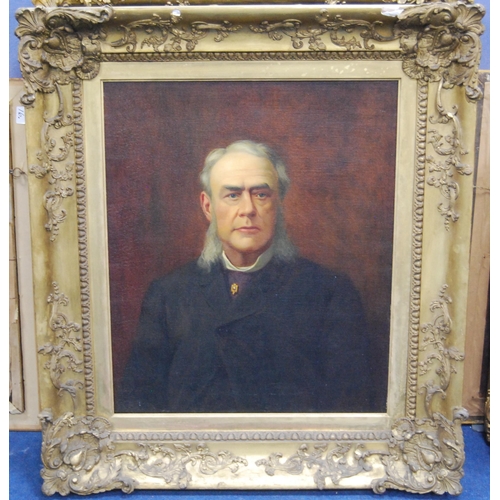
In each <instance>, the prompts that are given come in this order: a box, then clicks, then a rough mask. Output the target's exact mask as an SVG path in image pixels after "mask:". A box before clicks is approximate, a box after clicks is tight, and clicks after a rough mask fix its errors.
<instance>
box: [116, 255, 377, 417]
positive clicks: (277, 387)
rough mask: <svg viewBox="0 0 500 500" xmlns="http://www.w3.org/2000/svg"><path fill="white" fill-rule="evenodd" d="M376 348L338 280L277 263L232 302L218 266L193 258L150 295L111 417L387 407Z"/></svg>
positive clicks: (309, 267)
mask: <svg viewBox="0 0 500 500" xmlns="http://www.w3.org/2000/svg"><path fill="white" fill-rule="evenodd" d="M370 350H371V349H370V335H369V333H368V331H367V328H366V324H365V320H364V315H363V309H362V306H361V301H360V298H359V295H358V293H357V291H356V290H355V288H354V286H353V285H352V283H351V282H350V280H349V279H348V278H346V277H345V276H343V275H341V274H337V273H333V272H332V271H329V270H327V269H325V268H323V267H321V266H319V265H317V264H315V263H313V262H311V261H308V260H306V259H302V258H298V259H296V260H295V261H293V263H283V262H279V261H276V259H272V260H271V262H270V263H269V264H267V266H265V267H264V268H263V269H262V270H260V271H258V272H256V273H254V274H253V276H252V280H251V282H250V284H248V285H247V286H246V288H245V289H243V290H242V292H241V294H238V295H236V297H235V298H232V297H231V295H230V293H229V283H228V280H227V272H226V271H225V270H224V269H223V267H222V264H221V265H215V266H213V267H212V269H211V270H210V271H204V270H202V269H201V268H200V267H199V266H198V265H197V263H196V262H192V263H190V264H188V265H186V266H184V267H183V268H181V269H179V270H177V271H175V272H173V273H171V274H169V275H167V276H165V277H163V278H160V279H158V280H156V281H154V282H153V283H152V284H151V286H150V288H149V290H148V292H147V293H146V296H145V298H144V302H143V305H142V311H141V317H140V322H139V331H138V335H137V338H136V341H135V345H134V349H133V352H132V355H131V357H130V361H129V363H128V365H127V368H126V372H125V375H124V377H123V380H122V382H121V386H120V388H119V390H118V391H117V393H116V402H115V411H116V412H117V413H120V412H176V413H185V412H251V413H258V412H294V413H300V412H368V411H385V409H384V408H383V405H381V403H380V399H379V398H377V397H375V394H374V387H376V384H377V385H380V383H382V385H383V381H376V384H374V383H373V382H374V381H372V380H370V367H369V366H370V362H371V359H370ZM381 406H382V407H381Z"/></svg>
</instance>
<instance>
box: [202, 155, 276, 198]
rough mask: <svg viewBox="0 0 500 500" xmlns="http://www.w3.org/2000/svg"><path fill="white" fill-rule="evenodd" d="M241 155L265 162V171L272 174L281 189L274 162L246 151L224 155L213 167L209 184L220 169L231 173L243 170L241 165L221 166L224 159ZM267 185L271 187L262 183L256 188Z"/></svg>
mask: <svg viewBox="0 0 500 500" xmlns="http://www.w3.org/2000/svg"><path fill="white" fill-rule="evenodd" d="M240 155H245V156H252V157H253V158H257V159H259V160H262V161H263V164H262V166H263V167H265V169H266V170H267V171H268V172H271V173H272V175H273V177H274V180H275V182H276V189H278V187H279V174H278V171H277V170H276V167H275V166H274V165H273V162H272V161H271V160H270V159H269V158H266V157H265V156H257V155H254V154H251V153H246V152H244V151H230V152H228V153H226V154H224V155H222V156H221V157H220V158H219V159H218V160H217V161H216V162H215V163H214V164H213V165H212V167H211V168H210V172H209V177H208V179H209V182H210V183H211V182H212V178H213V174H214V171H215V170H216V169H217V168H218V167H219V168H227V169H229V170H230V171H235V170H238V168H243V167H240V165H238V164H237V163H236V164H229V165H227V164H222V165H221V162H222V161H223V160H224V159H227V158H228V157H229V156H240ZM222 184H223V185H228V184H226V183H225V182H223V183H222ZM264 184H265V185H267V186H268V187H270V186H269V185H268V184H267V183H262V182H260V183H259V184H258V185H256V186H255V187H256V188H257V187H260V186H264ZM234 187H236V186H234Z"/></svg>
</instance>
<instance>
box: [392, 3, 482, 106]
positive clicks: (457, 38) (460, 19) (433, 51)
mask: <svg viewBox="0 0 500 500" xmlns="http://www.w3.org/2000/svg"><path fill="white" fill-rule="evenodd" d="M484 13H485V11H484V7H482V6H481V5H466V4H464V3H460V2H453V3H451V2H446V3H445V2H440V3H436V2H429V3H425V4H423V3H420V4H419V5H417V6H414V7H410V8H408V9H405V10H404V11H403V12H402V13H401V14H400V15H399V18H398V23H397V24H396V27H395V34H396V35H397V36H398V37H400V46H401V49H402V51H403V55H404V61H403V70H404V71H405V72H406V74H407V75H408V76H410V77H411V78H417V79H419V80H425V81H429V82H431V81H440V80H442V83H443V86H444V88H451V87H453V86H455V85H464V86H465V90H466V96H467V98H468V99H469V100H472V101H475V100H477V99H479V98H480V97H481V95H482V93H481V89H480V87H479V80H478V68H479V59H480V54H481V42H480V39H479V36H480V35H481V34H482V33H483V32H484V26H483V25H482V24H481V19H482V18H483V16H484Z"/></svg>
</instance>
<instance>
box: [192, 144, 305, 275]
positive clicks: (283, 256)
mask: <svg viewBox="0 0 500 500" xmlns="http://www.w3.org/2000/svg"><path fill="white" fill-rule="evenodd" d="M228 153H248V154H250V155H253V156H257V157H259V158H267V159H268V160H269V161H270V162H271V163H272V165H273V167H274V168H275V170H276V173H277V174H278V191H279V196H280V198H281V199H283V198H284V197H285V194H286V192H287V191H288V188H289V187H290V179H289V177H288V175H287V173H286V167H285V164H284V162H283V160H282V159H281V158H280V157H279V156H278V155H277V154H276V153H275V152H274V151H273V150H272V149H271V148H270V147H269V146H266V145H265V144H259V143H256V142H253V141H236V142H233V143H232V144H230V145H229V146H228V147H227V148H219V149H214V150H213V151H212V152H210V153H209V154H208V156H207V158H206V160H205V165H204V167H203V170H202V171H201V174H200V181H201V185H202V188H203V190H204V191H205V192H206V193H207V194H208V196H209V197H212V192H211V189H210V173H211V171H212V168H213V166H214V165H215V164H216V163H217V162H218V161H219V160H220V159H221V158H222V157H223V156H224V155H226V154H228ZM272 248H273V255H274V257H275V258H276V259H278V260H281V261H291V260H293V259H294V258H295V257H296V256H297V254H298V252H297V249H296V248H295V246H294V244H293V243H292V242H291V241H290V239H289V238H288V235H287V233H286V227H285V218H284V216H283V211H282V208H281V206H279V207H278V213H277V217H276V227H275V231H274V238H273V244H272ZM221 258H222V243H221V241H220V240H219V237H218V235H217V221H216V219H215V217H212V221H211V222H210V225H209V227H208V230H207V234H206V236H205V245H204V247H203V251H202V252H201V255H200V257H199V259H198V265H199V266H200V267H202V268H203V269H206V270H208V269H210V267H211V266H212V265H213V264H215V263H216V262H219V261H220V259H221Z"/></svg>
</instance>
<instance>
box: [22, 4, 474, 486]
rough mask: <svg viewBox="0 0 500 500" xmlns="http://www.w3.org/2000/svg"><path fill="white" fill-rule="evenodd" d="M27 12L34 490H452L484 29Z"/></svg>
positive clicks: (462, 9) (387, 15)
mask: <svg viewBox="0 0 500 500" xmlns="http://www.w3.org/2000/svg"><path fill="white" fill-rule="evenodd" d="M34 4H35V6H34V7H33V8H30V9H21V10H19V11H18V12H17V14H16V15H17V19H18V23H19V25H18V27H17V30H16V34H17V35H18V37H19V38H20V45H19V60H20V63H21V68H22V71H23V77H24V83H25V86H26V94H25V96H24V98H23V102H24V105H25V106H26V123H27V125H26V127H27V150H28V165H29V167H28V170H29V173H28V178H29V196H30V217H31V240H32V254H33V283H34V308H35V328H36V337H37V349H38V364H39V366H38V369H39V397H40V405H41V409H42V411H41V414H40V420H41V425H42V432H43V444H42V460H43V470H42V477H43V478H44V485H43V490H44V492H45V493H47V494H49V495H50V494H53V493H56V492H57V493H60V494H63V495H64V494H68V493H79V494H85V495H86V494H90V493H99V492H102V491H106V490H110V489H116V488H119V489H122V490H123V491H126V492H131V491H132V490H134V489H184V488H192V489H218V490H221V489H314V488H319V489H350V488H357V489H362V488H364V489H366V488H369V489H373V490H374V491H376V492H383V491H385V490H386V489H388V488H395V489H401V490H405V491H409V492H415V493H425V492H436V493H444V492H448V493H451V494H458V493H460V491H461V486H460V479H461V477H462V476H463V471H462V466H463V463H464V459H465V457H464V449H463V439H462V431H461V422H462V421H463V419H464V418H466V416H467V415H466V411H465V410H464V409H462V408H461V407H460V404H461V387H462V381H463V363H462V362H463V358H464V356H463V348H464V337H465V324H466V315H465V311H466V298H467V277H468V253H469V241H470V231H471V213H472V189H473V186H472V180H473V175H472V174H473V169H474V162H475V158H474V149H473V145H474V137H475V122H476V120H475V117H476V103H477V102H478V101H479V100H480V99H481V97H482V91H481V86H480V83H479V80H478V76H477V73H478V63H479V57H480V35H481V33H482V31H483V26H482V24H481V19H482V17H483V15H484V8H483V7H482V6H480V5H477V4H474V3H472V2H462V1H448V2H435V1H432V0H431V1H424V2H414V1H399V2H395V1H394V2H391V1H386V2H380V3H375V2H370V1H364V2H361V1H354V0H353V1H347V2H342V3H337V2H329V3H327V4H316V3H304V4H301V5H293V4H289V3H281V4H269V5H268V4H264V3H260V2H259V3H257V2H256V3H254V4H249V3H237V4H236V3H231V2H221V3H220V4H219V5H217V6H215V5H209V2H204V1H199V2H192V3H191V4H189V5H187V4H186V5H184V2H179V4H178V5H165V2H154V1H153V2H142V1H138V0H137V1H135V2H134V1H123V0H122V1H118V0H117V1H114V0H110V1H100V0H95V1H92V0H89V1H86V2H80V1H77V0H75V1H65V2H59V1H57V0H53V1H43V2H42V1H40V2H38V1H35V2H34ZM63 4H64V5H63Z"/></svg>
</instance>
